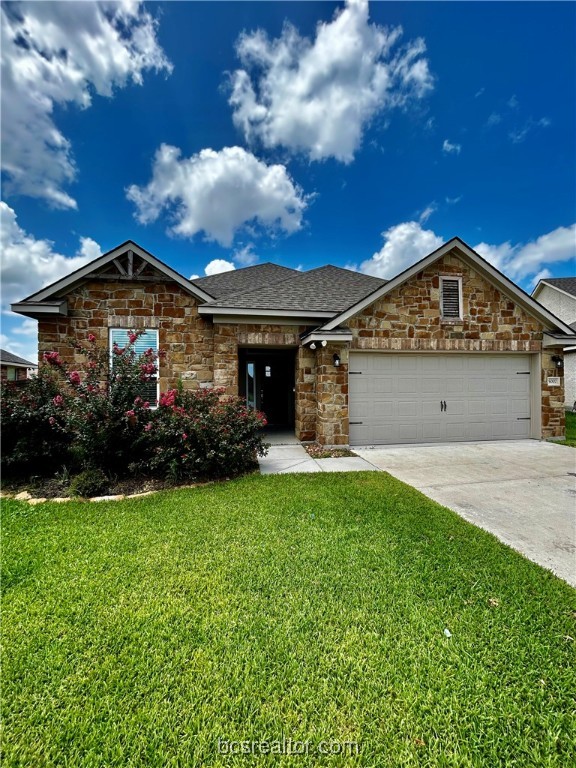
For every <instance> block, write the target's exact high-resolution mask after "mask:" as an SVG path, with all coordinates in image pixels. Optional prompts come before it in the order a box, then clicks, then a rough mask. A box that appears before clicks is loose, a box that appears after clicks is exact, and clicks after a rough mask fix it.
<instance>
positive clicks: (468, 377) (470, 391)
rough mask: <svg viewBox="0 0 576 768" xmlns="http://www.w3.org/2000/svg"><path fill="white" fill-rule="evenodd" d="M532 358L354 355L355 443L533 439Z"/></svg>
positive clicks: (352, 420)
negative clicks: (531, 437)
mask: <svg viewBox="0 0 576 768" xmlns="http://www.w3.org/2000/svg"><path fill="white" fill-rule="evenodd" d="M529 372H530V358H529V356H528V355H485V354H477V355H472V354H464V355H461V354H434V353H431V354H427V355H413V354H382V353H361V352H351V353H350V367H349V373H350V376H349V408H350V444H351V445H383V444H386V443H390V444H395V443H440V442H452V441H456V440H509V439H518V438H524V437H529V436H530V373H529Z"/></svg>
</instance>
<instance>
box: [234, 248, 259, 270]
mask: <svg viewBox="0 0 576 768" xmlns="http://www.w3.org/2000/svg"><path fill="white" fill-rule="evenodd" d="M232 258H233V259H234V261H235V262H236V263H237V264H240V265H241V266H243V267H250V266H252V264H256V262H257V261H258V254H256V253H254V243H248V245H245V246H244V247H242V248H238V249H237V250H236V251H234V253H233V254H232Z"/></svg>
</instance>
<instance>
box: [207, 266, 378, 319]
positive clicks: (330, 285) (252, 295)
mask: <svg viewBox="0 0 576 768" xmlns="http://www.w3.org/2000/svg"><path fill="white" fill-rule="evenodd" d="M239 271H241V270H239ZM291 271H292V272H293V274H291V275H290V276H288V277H286V278H285V279H284V280H280V281H275V282H274V283H272V284H268V285H263V286H260V287H253V288H252V290H243V291H241V292H238V293H234V294H227V295H224V296H222V297H221V298H218V299H217V300H216V301H212V302H210V303H209V304H207V305H206V306H210V307H231V308H238V309H271V310H276V309H286V310H296V311H311V312H334V313H336V312H342V311H343V310H345V309H347V308H348V307H350V306H352V305H353V304H356V302H358V301H360V299H363V298H364V297H365V296H368V294H370V293H372V292H373V291H375V290H377V289H378V288H380V287H381V286H382V285H384V283H386V280H381V279H380V278H379V277H372V276H370V275H364V274H362V273H361V272H353V271H351V270H349V269H342V268H341V267H334V266H331V265H328V266H326V267H318V268H317V269H311V270H310V271H309V272H296V271H295V270H291ZM226 274H230V273H226ZM232 274H233V273H232ZM205 290H209V288H208V287H206V288H205Z"/></svg>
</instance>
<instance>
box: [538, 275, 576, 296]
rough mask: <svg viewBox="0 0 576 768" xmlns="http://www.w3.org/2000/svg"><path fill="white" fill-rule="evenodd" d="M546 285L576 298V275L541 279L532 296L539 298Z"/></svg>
mask: <svg viewBox="0 0 576 768" xmlns="http://www.w3.org/2000/svg"><path fill="white" fill-rule="evenodd" d="M545 285H546V286H548V287H549V288H554V290H556V291H559V292H560V293H565V294H566V295H567V296H571V297H572V298H574V299H576V277H547V278H545V279H544V280H539V281H538V285H537V286H536V288H534V290H533V291H532V297H533V298H537V297H538V295H539V294H540V292H541V291H542V288H544V286H545Z"/></svg>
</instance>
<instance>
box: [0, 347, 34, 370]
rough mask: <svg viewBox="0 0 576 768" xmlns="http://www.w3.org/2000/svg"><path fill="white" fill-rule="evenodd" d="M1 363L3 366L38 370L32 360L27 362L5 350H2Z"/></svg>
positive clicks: (0, 351) (0, 350)
mask: <svg viewBox="0 0 576 768" xmlns="http://www.w3.org/2000/svg"><path fill="white" fill-rule="evenodd" d="M0 363H1V364H2V365H15V366H19V367H22V368H23V367H26V368H38V366H37V365H36V363H31V362H30V360H25V359H24V358H23V357H18V355H15V354H13V353H12V352H8V351H7V350H5V349H0Z"/></svg>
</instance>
